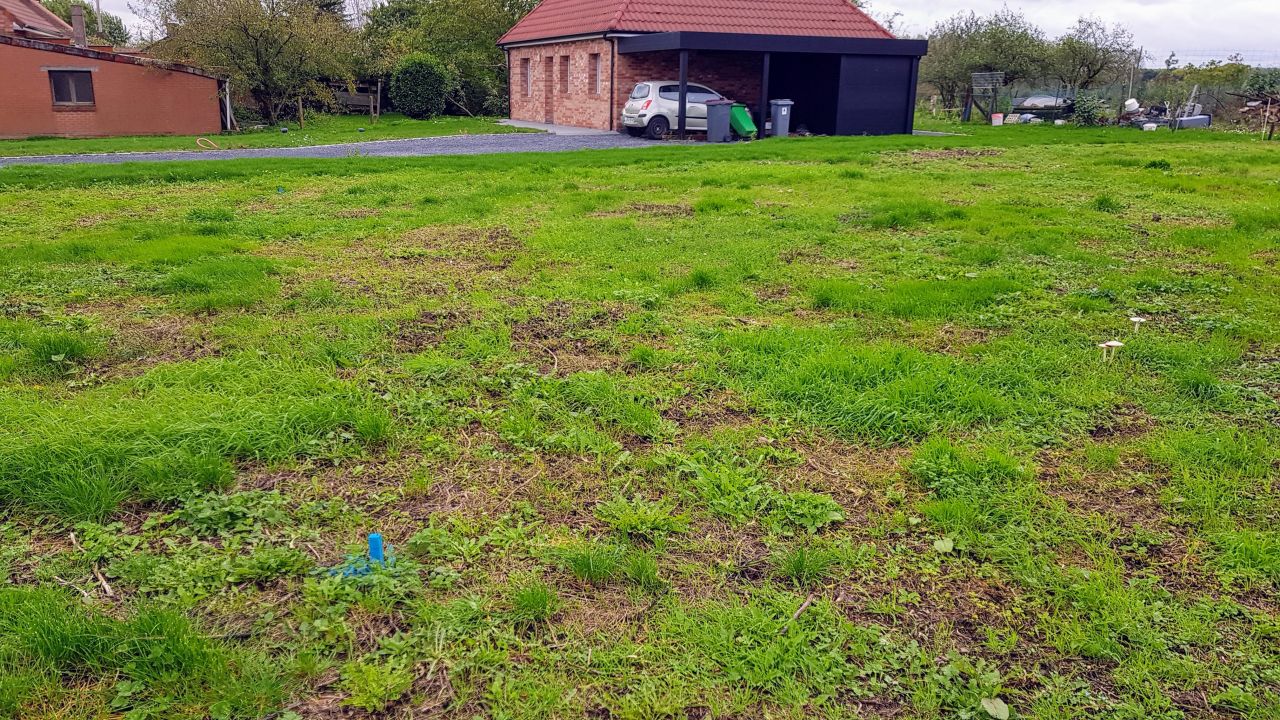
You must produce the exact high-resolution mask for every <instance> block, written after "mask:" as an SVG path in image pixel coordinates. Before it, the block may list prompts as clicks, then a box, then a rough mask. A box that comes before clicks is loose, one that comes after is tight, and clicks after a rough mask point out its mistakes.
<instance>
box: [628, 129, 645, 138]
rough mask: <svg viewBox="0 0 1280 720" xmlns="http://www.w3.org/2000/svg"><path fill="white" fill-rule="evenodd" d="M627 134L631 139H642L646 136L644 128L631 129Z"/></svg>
mask: <svg viewBox="0 0 1280 720" xmlns="http://www.w3.org/2000/svg"><path fill="white" fill-rule="evenodd" d="M627 134H628V135H630V136H631V137H640V136H641V135H644V128H635V127H629V128H627Z"/></svg>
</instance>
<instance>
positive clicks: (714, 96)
mask: <svg viewBox="0 0 1280 720" xmlns="http://www.w3.org/2000/svg"><path fill="white" fill-rule="evenodd" d="M658 97H660V98H662V99H663V100H672V101H679V100H680V86H679V85H663V86H662V87H660V88H658ZM719 99H720V94H719V93H717V92H714V91H712V90H708V89H707V88H704V87H702V86H701V85H690V86H689V102H691V103H704V102H707V101H708V100H719Z"/></svg>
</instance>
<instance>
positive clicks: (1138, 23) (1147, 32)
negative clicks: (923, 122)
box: [100, 0, 1280, 67]
mask: <svg viewBox="0 0 1280 720" xmlns="http://www.w3.org/2000/svg"><path fill="white" fill-rule="evenodd" d="M134 1H135V2H136V0H134ZM773 1H774V2H786V0H773ZM100 2H101V3H102V9H103V10H106V11H107V12H110V13H114V14H116V15H119V16H121V17H122V18H124V21H125V24H126V25H128V26H130V27H134V26H136V25H138V24H139V23H140V20H139V18H138V17H137V16H135V15H134V14H133V13H132V12H130V10H129V2H130V0H100ZM870 3H871V11H872V12H873V13H874V14H876V15H877V16H887V15H890V14H892V13H895V12H899V13H902V17H901V19H900V25H901V27H902V28H903V31H904V32H905V33H923V32H925V31H927V30H928V29H929V27H930V26H932V25H933V24H934V23H935V22H937V21H939V20H942V19H943V18H946V17H947V16H949V15H953V14H955V13H956V12H959V11H960V10H963V9H972V10H973V11H974V12H977V13H979V14H988V13H992V12H995V11H997V10H999V9H1000V8H1001V7H1004V6H1005V5H1008V6H1009V7H1010V8H1011V9H1014V10H1018V11H1020V12H1022V13H1023V14H1024V15H1026V16H1027V18H1029V19H1030V20H1031V21H1032V22H1034V23H1035V24H1037V25H1039V26H1040V27H1042V28H1044V30H1045V32H1047V33H1049V34H1050V35H1057V34H1060V33H1062V32H1063V31H1064V30H1066V29H1067V28H1068V27H1070V26H1071V25H1072V24H1074V23H1075V20H1076V18H1077V17H1079V16H1081V15H1093V16H1096V17H1098V18H1101V19H1102V20H1104V21H1106V22H1108V23H1116V22H1118V23H1121V24H1122V25H1124V26H1125V27H1127V28H1129V30H1130V31H1131V32H1133V35H1134V38H1135V39H1136V41H1137V42H1138V43H1139V44H1140V45H1142V46H1144V47H1145V48H1146V49H1147V53H1148V54H1149V55H1150V57H1151V58H1153V60H1154V62H1155V63H1156V64H1159V63H1160V62H1161V61H1163V60H1164V58H1165V57H1167V56H1168V55H1169V53H1170V51H1177V53H1178V57H1179V58H1181V59H1182V60H1184V61H1188V62H1190V61H1203V60H1205V59H1207V58H1208V57H1215V56H1216V57H1225V56H1226V55H1227V54H1228V53H1232V52H1240V53H1243V54H1244V55H1245V58H1246V60H1249V61H1250V62H1254V63H1261V64H1266V65H1271V66H1277V67H1280V47H1277V44H1276V29H1277V28H1280V2H1278V1H1277V0H1212V2H1210V3H1206V2H1203V1H1202V0H1076V1H1075V2H1071V3H1065V2H1061V0H1021V1H1019V0H1011V1H1010V2H1008V3H1006V2H1005V0H970V2H969V3H968V5H967V6H966V7H964V8H961V7H958V6H956V5H949V4H946V3H939V2H936V0H870Z"/></svg>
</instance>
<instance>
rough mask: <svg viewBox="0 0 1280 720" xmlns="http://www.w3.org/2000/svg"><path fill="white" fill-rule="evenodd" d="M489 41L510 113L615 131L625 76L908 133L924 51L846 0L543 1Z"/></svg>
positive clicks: (758, 108)
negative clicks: (502, 55)
mask: <svg viewBox="0 0 1280 720" xmlns="http://www.w3.org/2000/svg"><path fill="white" fill-rule="evenodd" d="M498 44H499V45H500V46H501V47H502V48H503V49H504V50H506V52H507V59H508V66H509V68H510V86H509V87H510V94H511V117H512V118H513V119H516V120H526V121H533V122H547V123H556V124H561V125H573V126H579V127H590V128H598V129H602V130H613V129H618V128H619V126H620V121H619V113H620V111H621V108H622V106H623V105H624V104H625V103H626V99H627V96H628V95H629V94H630V92H631V89H632V87H633V86H634V85H635V84H636V83H638V82H641V81H644V80H672V81H678V82H679V85H680V89H681V90H680V92H681V94H682V95H683V94H684V93H685V88H686V85H687V84H688V83H697V84H700V85H706V86H708V87H710V88H712V89H713V90H716V91H718V92H720V93H722V94H724V95H726V96H728V97H729V98H731V99H733V100H737V101H739V102H743V103H746V104H747V105H748V106H750V107H751V110H752V112H753V113H754V114H755V116H756V124H757V126H760V127H763V126H764V122H765V119H766V113H767V111H768V107H769V100H771V99H779V98H785V99H789V100H792V101H794V103H795V105H794V108H793V117H792V119H791V128H792V129H793V130H795V129H797V128H804V129H807V130H808V131H809V132H812V133H815V134H829V135H864V134H866V135H884V134H892V133H909V132H911V130H912V121H913V116H914V110H915V88H916V76H917V71H918V68H919V63H920V57H921V56H923V55H924V54H925V51H926V49H927V43H926V41H924V40H900V39H897V38H895V37H894V36H893V35H892V34H891V33H890V32H889V31H888V30H886V29H885V28H884V27H883V26H881V25H880V24H879V23H877V22H876V21H875V20H873V19H871V17H869V16H868V15H867V14H866V13H864V12H863V11H862V10H860V9H859V8H858V7H856V6H854V5H853V4H852V3H851V2H849V1H848V0H543V2H542V3H541V4H540V5H538V6H537V7H536V8H534V10H533V11H532V12H530V13H529V14H528V15H527V16H525V17H524V19H522V20H521V21H520V22H519V23H517V24H516V25H515V26H514V27H512V28H511V30H509V31H508V32H507V33H506V34H505V35H503V36H502V38H501V39H500V40H499V41H498ZM681 105H683V103H681ZM679 129H680V128H677V131H679Z"/></svg>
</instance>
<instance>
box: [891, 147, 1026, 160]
mask: <svg viewBox="0 0 1280 720" xmlns="http://www.w3.org/2000/svg"><path fill="white" fill-rule="evenodd" d="M1003 154H1004V150H1002V149H1000V148H948V149H946V150H912V151H911V152H909V153H907V155H908V156H909V157H910V158H911V159H912V160H914V161H923V160H961V159H964V158H977V157H994V156H997V155H1003Z"/></svg>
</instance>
